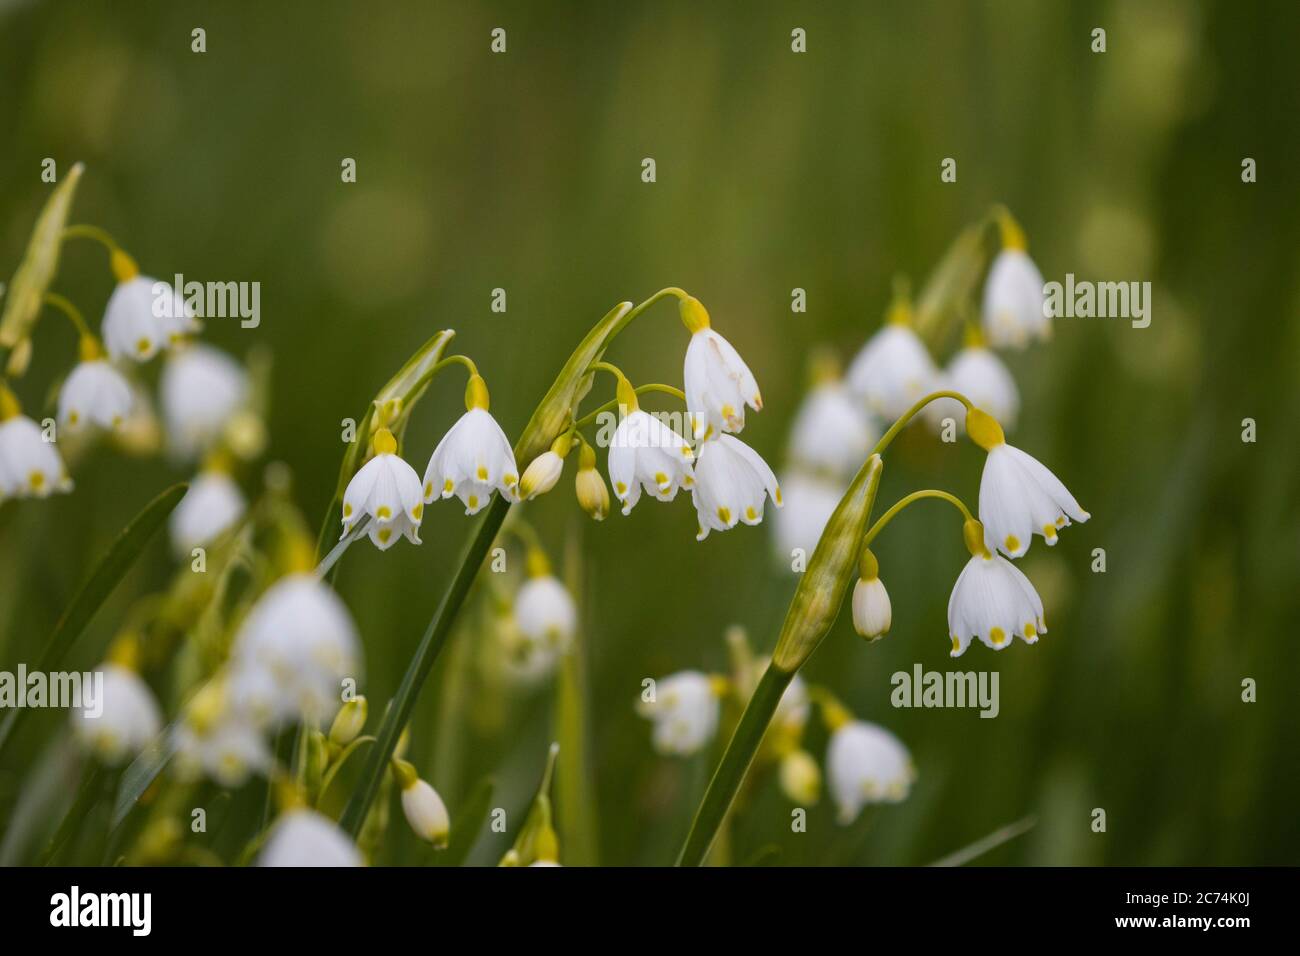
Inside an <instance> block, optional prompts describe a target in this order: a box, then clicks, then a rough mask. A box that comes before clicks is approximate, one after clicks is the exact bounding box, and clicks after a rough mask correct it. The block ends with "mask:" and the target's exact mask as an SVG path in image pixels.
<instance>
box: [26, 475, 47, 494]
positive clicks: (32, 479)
mask: <svg viewBox="0 0 1300 956" xmlns="http://www.w3.org/2000/svg"><path fill="white" fill-rule="evenodd" d="M27 482H28V483H29V484H30V485H31V486H32V491H40V490H41V489H42V488H44V487H45V472H43V471H33V472H32V473H31V474H30V475H28V476H27Z"/></svg>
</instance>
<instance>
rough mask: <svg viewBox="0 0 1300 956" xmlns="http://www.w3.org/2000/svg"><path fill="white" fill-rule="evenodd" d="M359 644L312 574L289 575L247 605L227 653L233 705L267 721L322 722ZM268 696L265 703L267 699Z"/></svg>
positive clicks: (335, 600)
mask: <svg viewBox="0 0 1300 956" xmlns="http://www.w3.org/2000/svg"><path fill="white" fill-rule="evenodd" d="M359 661H360V644H359V641H358V639H357V631H356V625H355V624H354V623H353V621H352V615H351V614H350V613H349V611H348V609H347V606H346V605H345V604H344V603H343V601H342V599H340V598H339V596H338V595H337V594H335V593H334V590H333V589H332V588H330V587H329V586H327V585H325V584H323V583H322V582H321V581H319V580H318V579H317V578H316V575H315V574H312V573H311V572H303V573H298V574H290V575H288V576H286V577H284V578H281V579H280V580H279V581H277V582H276V583H275V584H273V585H271V587H269V588H268V589H267V591H266V593H265V594H263V595H262V596H261V598H259V599H258V601H257V603H256V604H254V605H253V608H252V610H251V611H249V612H248V616H247V617H245V618H244V622H243V624H241V625H240V628H239V631H238V632H237V633H236V635H235V639H234V643H233V645H232V646H231V651H230V668H231V672H230V692H231V703H232V705H233V706H234V707H235V709H236V710H241V711H250V712H255V713H256V715H257V716H258V717H261V716H263V715H266V714H267V710H268V709H269V717H270V719H271V720H272V721H278V720H295V719H299V718H302V719H306V720H309V721H320V720H323V719H324V718H325V717H326V716H327V715H328V714H330V713H332V712H333V711H334V709H335V708H336V707H337V705H338V701H339V699H340V695H341V693H342V681H343V679H344V678H346V677H356V676H357V669H358V666H359ZM267 691H269V693H270V699H269V700H267V699H266V693H267Z"/></svg>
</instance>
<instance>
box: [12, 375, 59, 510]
mask: <svg viewBox="0 0 1300 956" xmlns="http://www.w3.org/2000/svg"><path fill="white" fill-rule="evenodd" d="M71 490H72V479H71V478H69V477H68V471H67V468H66V467H64V464H63V459H62V458H60V457H59V453H58V451H57V450H56V449H55V445H54V442H53V441H46V440H45V434H44V432H43V431H42V430H41V426H40V425H37V424H36V422H34V421H32V420H31V419H30V418H28V417H27V416H26V415H23V414H22V413H21V410H20V408H19V406H18V402H17V401H16V400H15V399H14V397H13V395H12V394H11V393H10V392H9V391H8V389H6V388H5V387H4V386H3V385H0V499H4V498H45V497H48V496H49V495H51V494H53V493H54V492H56V491H57V492H66V491H71Z"/></svg>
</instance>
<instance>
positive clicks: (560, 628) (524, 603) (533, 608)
mask: <svg viewBox="0 0 1300 956" xmlns="http://www.w3.org/2000/svg"><path fill="white" fill-rule="evenodd" d="M528 566H529V567H528V572H529V578H528V580H527V581H525V582H524V583H523V584H522V585H521V586H520V588H519V593H518V594H516V595H515V608H514V617H515V623H516V624H517V625H518V627H519V631H520V633H521V634H522V635H523V636H524V637H525V638H526V639H527V640H529V641H532V642H534V643H536V644H542V645H548V646H550V647H555V648H559V649H563V648H565V647H567V646H568V644H569V642H570V641H571V640H572V639H573V633H574V631H575V630H576V629H577V625H578V609H577V607H575V606H574V603H573V598H572V597H571V596H570V595H569V592H568V589H567V588H565V586H564V585H563V584H561V583H560V581H559V579H557V578H556V577H555V576H554V575H553V574H551V573H550V569H549V567H548V566H547V562H546V557H545V555H543V554H542V553H541V552H540V551H537V550H533V551H530V552H529V555H528Z"/></svg>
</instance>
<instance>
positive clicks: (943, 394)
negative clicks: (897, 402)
mask: <svg viewBox="0 0 1300 956" xmlns="http://www.w3.org/2000/svg"><path fill="white" fill-rule="evenodd" d="M941 398H951V399H955V400H956V401H959V402H961V403H962V404H963V405H965V406H966V411H968V412H969V411H970V410H971V409H972V408H974V407H975V403H974V402H972V401H971V400H970V399H969V398H967V397H966V396H965V395H963V394H962V393H961V392H952V391H947V390H942V391H938V392H931V393H930V394H929V395H927V396H925V398H922V399H920V400H918V401H917V403H916V404H915V405H913V406H912V407H911V408H909V409H908V410H907V411H905V412H903V414H902V415H900V416H899V417H898V421H896V422H894V424H892V425H890V426H889V431H887V432H885V433H884V434H883V435H881V436H880V441H878V442H876V447H875V448H873V449H872V450H871V454H873V455H879V454H881V453H882V452H883V451H884V450H885V449H886V448H888V447H889V446H890V444H891V443H892V442H893V441H894V439H895V438H897V437H898V433H899V432H901V431H902V430H903V429H904V428H906V427H907V425H908V423H909V422H911V420H912V419H913V418H915V417H916V416H917V415H918V414H919V413H920V411H921V409H923V408H925V406H927V405H929V404H930V403H931V402H933V401H937V400H938V399H941Z"/></svg>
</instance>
